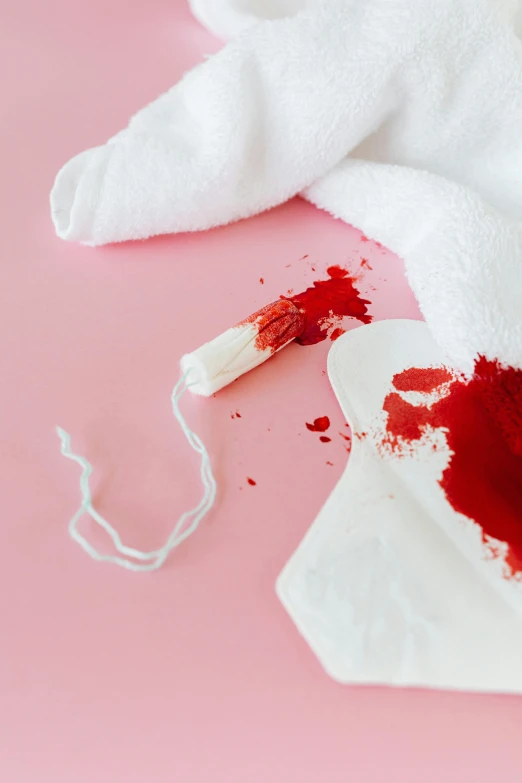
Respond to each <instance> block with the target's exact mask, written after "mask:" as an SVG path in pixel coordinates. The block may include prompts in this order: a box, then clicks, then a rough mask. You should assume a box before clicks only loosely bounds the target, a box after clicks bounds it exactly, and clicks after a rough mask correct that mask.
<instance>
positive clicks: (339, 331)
mask: <svg viewBox="0 0 522 783" xmlns="http://www.w3.org/2000/svg"><path fill="white" fill-rule="evenodd" d="M342 334H346V329H343V328H342V326H338V327H337V329H334V330H333V332H331V334H330V340H331V341H332V342H335V340H338V339H339V337H340V336H341V335H342Z"/></svg>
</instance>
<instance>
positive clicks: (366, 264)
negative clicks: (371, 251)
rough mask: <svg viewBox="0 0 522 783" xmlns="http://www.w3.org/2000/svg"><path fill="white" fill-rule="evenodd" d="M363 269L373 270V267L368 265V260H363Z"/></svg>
mask: <svg viewBox="0 0 522 783" xmlns="http://www.w3.org/2000/svg"><path fill="white" fill-rule="evenodd" d="M361 267H364V269H370V270H371V269H373V267H371V266H370V264H369V263H368V259H367V258H361Z"/></svg>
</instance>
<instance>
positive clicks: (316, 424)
mask: <svg viewBox="0 0 522 783" xmlns="http://www.w3.org/2000/svg"><path fill="white" fill-rule="evenodd" d="M329 426H330V419H329V418H328V416H319V418H318V419H314V421H313V423H312V424H309V423H308V422H306V428H307V429H309V430H310V431H311V432H326V430H327V429H328V427H329Z"/></svg>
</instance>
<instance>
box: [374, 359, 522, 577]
mask: <svg viewBox="0 0 522 783" xmlns="http://www.w3.org/2000/svg"><path fill="white" fill-rule="evenodd" d="M434 372H442V373H444V372H445V371H443V370H442V371H441V370H433V369H424V370H423V369H420V368H411V370H408V371H406V373H400V374H399V375H398V376H395V378H394V379H393V383H394V386H395V388H398V389H400V390H401V391H419V390H421V389H423V390H426V389H427V390H429V391H432V390H433V389H434V382H435V378H434V375H433V374H434ZM423 374H425V377H424V378H423V377H422V375H423ZM448 376H449V373H448V374H447V375H445V374H443V375H441V383H446V382H447V380H448ZM408 379H409V381H410V383H409V384H408ZM384 410H385V411H386V412H387V413H388V421H387V425H386V428H387V432H386V436H385V441H384V442H385V443H386V444H388V446H389V447H391V448H392V449H394V450H395V451H398V452H399V453H400V450H401V445H403V444H404V443H412V442H414V441H418V440H419V439H420V438H421V437H422V435H423V432H424V431H425V429H426V427H433V428H435V429H438V428H444V430H445V434H446V439H447V444H448V447H449V449H450V450H451V452H452V453H451V458H450V461H449V464H448V466H447V467H446V469H445V470H444V473H443V475H442V478H441V479H440V482H439V483H440V485H441V487H442V489H443V490H444V492H445V494H446V497H447V499H448V501H449V502H450V503H451V505H452V506H453V508H454V509H455V511H457V512H459V513H461V514H463V515H464V516H466V517H468V518H469V519H472V520H474V521H475V522H476V523H477V524H478V525H480V527H481V529H482V538H483V541H484V543H485V545H486V546H487V547H488V550H489V551H490V553H491V554H492V555H495V554H498V551H497V549H496V548H495V545H494V543H493V542H491V539H497V540H499V541H503V542H505V543H506V544H507V545H508V553H507V556H506V565H507V572H508V574H507V575H508V576H513V575H514V574H518V577H517V578H519V579H520V575H521V573H522V370H516V369H514V368H513V367H504V366H502V365H501V364H500V363H499V362H497V361H488V360H487V359H485V358H484V357H482V356H481V357H479V358H478V359H477V361H476V363H475V371H474V374H473V376H472V377H471V378H470V379H469V380H465V379H463V378H452V383H451V386H450V390H449V394H448V395H447V396H446V397H443V398H442V399H440V400H438V401H437V402H435V403H434V404H433V405H432V406H431V407H430V408H428V407H427V406H424V405H419V406H415V405H411V404H410V403H408V402H406V401H405V400H403V399H402V397H400V396H399V395H398V394H397V393H396V392H391V393H390V394H388V396H387V397H386V399H385V401H384Z"/></svg>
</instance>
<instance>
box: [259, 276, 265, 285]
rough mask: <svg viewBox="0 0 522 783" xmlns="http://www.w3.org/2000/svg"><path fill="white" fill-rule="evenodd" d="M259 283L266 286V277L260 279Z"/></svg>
mask: <svg viewBox="0 0 522 783" xmlns="http://www.w3.org/2000/svg"><path fill="white" fill-rule="evenodd" d="M259 282H260V283H261V285H264V284H265V278H264V277H260V278H259Z"/></svg>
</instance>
